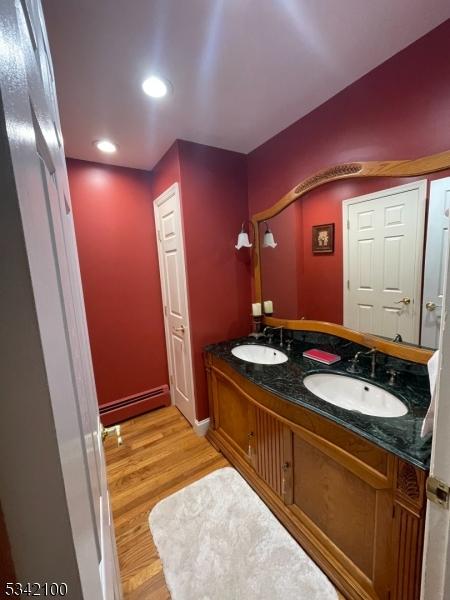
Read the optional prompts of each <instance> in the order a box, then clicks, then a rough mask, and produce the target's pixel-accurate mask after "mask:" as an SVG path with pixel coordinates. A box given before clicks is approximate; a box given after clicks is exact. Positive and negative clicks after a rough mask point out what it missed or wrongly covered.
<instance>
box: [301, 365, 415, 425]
mask: <svg viewBox="0 0 450 600" xmlns="http://www.w3.org/2000/svg"><path fill="white" fill-rule="evenodd" d="M303 384H304V385H305V387H306V388H307V389H308V390H309V391H310V392H312V393H313V394H315V395H316V396H318V397H319V398H321V399H322V400H325V401H326V402H329V403H330V404H334V405H335V406H340V407H341V408H345V409H346V410H353V411H357V412H360V413H363V414H365V415H372V416H374V417H401V416H402V415H406V413H407V412H408V409H407V408H406V406H405V405H404V404H403V402H402V401H401V400H399V399H398V398H397V397H396V396H394V395H393V394H391V393H390V392H388V391H386V390H384V389H382V388H380V387H378V386H377V385H373V384H371V383H367V382H366V381H361V380H360V379H355V378H353V377H347V376H346V375H336V374H334V373H313V374H311V375H307V376H306V377H305V378H304V380H303Z"/></svg>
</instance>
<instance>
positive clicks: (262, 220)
mask: <svg viewBox="0 0 450 600" xmlns="http://www.w3.org/2000/svg"><path fill="white" fill-rule="evenodd" d="M447 169H450V150H447V151H445V152H441V153H439V154H434V155H431V156H425V157H422V158H418V159H414V160H395V161H368V162H362V161H361V162H359V161H352V162H348V163H342V164H338V165H335V166H333V167H330V168H327V169H324V170H322V171H319V172H318V173H316V174H314V175H312V176H311V177H308V178H306V179H304V180H302V181H301V182H300V183H298V184H297V185H296V186H295V187H294V188H293V189H291V190H290V191H289V192H288V193H287V194H286V195H284V196H283V197H282V198H280V199H279V200H278V201H277V202H276V203H275V204H274V205H273V206H271V207H270V208H268V209H266V210H264V211H262V212H259V213H257V214H255V215H253V217H252V223H253V225H254V233H255V239H254V245H253V253H252V257H253V274H254V290H255V302H261V303H264V301H272V303H273V314H272V315H267V314H266V315H265V316H264V323H265V325H270V326H274V327H277V326H284V327H286V328H289V329H293V330H302V331H318V332H323V333H329V334H333V335H337V336H339V337H343V338H346V339H349V340H352V341H355V342H357V343H360V344H362V345H364V346H368V347H375V348H377V349H379V350H380V351H382V352H385V353H387V354H390V355H392V356H396V357H398V358H403V359H405V360H411V361H415V362H419V363H426V362H427V361H428V360H429V358H430V356H431V354H432V352H433V350H431V349H430V348H431V347H432V344H428V345H427V347H423V345H422V346H421V345H420V340H421V336H422V334H423V335H424V336H425V334H424V333H423V328H422V330H421V327H422V326H423V327H424V326H425V320H424V319H425V317H427V319H428V320H429V321H430V322H431V320H432V319H434V321H435V322H437V321H436V315H437V314H438V312H437V311H438V309H439V308H440V306H438V303H437V302H436V301H431V300H430V301H428V302H427V307H428V308H427V310H426V311H425V308H423V307H422V304H423V303H424V302H425V300H424V298H425V291H426V289H425V288H426V286H427V285H428V286H429V285H434V286H438V287H439V285H442V282H440V283H439V282H437V281H434V282H433V281H432V282H431V284H430V281H428V279H430V277H428V279H427V269H428V270H429V272H430V274H431V275H430V276H434V275H436V277H438V278H439V277H441V276H442V274H443V265H436V266H431V267H430V265H433V264H434V263H433V260H432V259H433V257H432V256H431V254H430V256H429V260H428V262H427V264H428V267H427V269H426V268H425V262H426V260H427V256H426V252H425V250H427V253H428V252H430V253H431V250H428V245H429V244H428V242H427V247H426V248H425V239H426V237H427V235H426V234H427V228H428V234H429V239H431V240H435V239H437V235H435V233H433V232H436V231H438V229H439V227H440V228H441V230H442V231H443V229H442V228H443V227H444V228H445V227H446V226H442V224H439V225H438V224H437V222H436V223H435V219H436V218H437V217H436V216H435V215H436V214H441V213H440V212H439V211H440V209H437V213H436V209H433V210H434V213H433V214H432V212H431V202H430V201H429V197H428V196H429V195H430V197H431V194H432V193H433V190H437V189H439V190H440V189H441V188H442V189H443V190H444V191H445V190H447V187H448V188H449V189H448V194H447V195H446V196H445V198H446V200H445V202H447V201H448V202H450V178H448V175H450V172H449V173H445V174H442V178H443V179H440V178H439V179H438V177H439V176H438V175H435V174H437V173H440V172H442V171H445V170H447ZM424 176H428V177H427V178H426V179H425V180H421V181H418V180H417V178H421V177H424ZM375 178H377V179H375ZM385 178H386V179H385ZM428 179H433V180H434V181H433V182H432V185H431V188H430V189H431V194H429V193H428V188H429V182H428ZM346 180H352V181H354V180H360V181H361V182H364V181H365V182H367V183H369V182H373V181H379V182H380V185H381V187H382V188H383V189H380V186H378V189H376V191H375V192H373V191H370V192H369V193H368V194H367V193H363V194H360V193H356V194H355V188H352V190H351V192H350V191H349V190H348V189H346V188H345V185H346V184H345V181H346ZM393 180H394V181H393ZM392 181H393V185H390V183H389V182H391V183H392ZM439 181H440V182H445V185H446V186H447V187H445V189H444V187H443V186H442V185H440V187H439V185H438V183H439ZM372 187H375V188H377V186H372ZM318 188H320V190H319V189H318ZM361 189H362V190H363V191H365V190H364V186H362V187H361ZM318 193H320V194H322V198H321V204H320V210H318V209H317V206H319V205H318V204H316V209H315V211H314V210H310V211H309V213H306V210H307V209H306V207H307V204H308V201H309V200H310V199H312V198H313V197H314V195H316V197H317V194H318ZM328 198H332V200H333V206H334V211H335V212H334V213H333V214H334V216H330V217H328V216H327V213H326V212H324V210H323V208H324V207H326V206H327V201H328ZM299 199H302V201H303V202H298V203H297V202H296V201H297V200H299ZM311 202H312V200H311ZM328 203H329V204H330V205H331V203H330V202H328ZM434 204H436V202H435V201H433V206H434ZM311 206H312V205H311ZM436 206H437V204H436ZM336 207H338V210H339V214H340V218H336V214H337V213H336ZM406 207H407V210H406ZM447 208H448V207H447ZM288 211H291V212H288ZM302 211H303V212H302ZM433 215H434V216H433ZM443 216H444V215H443V214H442V215H441V217H443ZM276 219H278V221H277V220H276ZM311 219H317V220H318V221H319V222H317V223H313V221H312V220H311ZM441 220H442V219H441ZM447 222H448V211H447V214H446V223H447ZM431 224H434V225H433V226H435V227H437V228H438V229H435V230H430V226H431ZM268 227H269V228H270V230H271V232H272V233H273V235H274V238H275V241H276V243H277V245H276V247H274V248H273V247H262V243H261V242H262V240H263V238H264V232H265V230H267V228H268ZM430 231H431V233H430ZM313 236H314V238H313ZM316 236H318V237H317V239H316ZM319 238H320V239H319ZM446 240H447V237H445V239H444V238H442V241H441V243H442V244H443V245H445V244H447V241H446ZM333 244H336V245H333ZM433 248H434V249H433V252H434V253H435V254H434V256H437V254H436V253H437V252H439V248H437V247H436V244H434V247H433ZM443 250H445V249H444V247H443V246H442V248H441V253H440V255H441V256H444V255H445V254H446V253H445V252H443ZM283 261H284V262H283ZM286 261H287V262H288V263H289V265H288V266H287V265H286ZM308 269H309V271H310V272H312V275H311V276H310V279H309V280H307V279H306V275H305V273H306V272H307V270H308ZM320 274H321V275H320ZM320 276H322V280H321V279H320ZM302 277H303V279H301V278H302ZM318 277H319V279H318ZM431 278H432V277H431ZM331 279H333V285H331V283H329V282H328V280H330V281H331ZM311 281H312V282H313V283H311ZM321 281H323V286H322V284H321ZM339 282H340V283H339ZM338 284H339V285H338ZM322 287H323V289H322ZM405 290H406V291H405ZM283 294H284V295H283ZM307 294H309V296H310V297H311V298H312V299H311V298H310V301H309V309H308V308H306V309H305V303H306V300H305V297H306V296H307ZM371 294H372V295H371ZM274 296H275V297H274ZM319 300H321V301H322V308H323V311H322V313H321V312H320V305H321V302H320V301H319ZM424 306H425V304H424ZM433 306H434V308H433ZM324 307H326V308H324ZM331 308H332V309H334V311H335V312H334V313H333V312H332V310H331ZM425 312H426V314H425ZM355 315H356V317H355ZM330 317H331V318H330ZM352 319H353V320H352ZM349 323H351V326H349ZM355 324H356V326H355ZM358 325H360V326H358ZM435 329H436V328H435ZM437 330H438V328H437ZM398 333H400V335H401V336H402V339H403V341H401V342H394V341H391V340H392V339H393V338H394V337H395V336H396V335H397V334H398ZM427 335H428V336H429V335H430V334H429V333H427Z"/></svg>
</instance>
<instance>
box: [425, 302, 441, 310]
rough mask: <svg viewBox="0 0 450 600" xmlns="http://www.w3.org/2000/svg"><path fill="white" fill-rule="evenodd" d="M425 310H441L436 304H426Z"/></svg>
mask: <svg viewBox="0 0 450 600" xmlns="http://www.w3.org/2000/svg"><path fill="white" fill-rule="evenodd" d="M425 308H426V309H427V310H429V311H430V312H433V310H436V308H441V307H440V306H439V305H438V304H436V303H435V302H427V303H426V304H425Z"/></svg>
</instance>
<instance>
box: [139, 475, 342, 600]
mask: <svg viewBox="0 0 450 600" xmlns="http://www.w3.org/2000/svg"><path fill="white" fill-rule="evenodd" d="M149 523H150V529H151V531H152V534H153V538H154V540H155V543H156V546H157V548H158V551H159V555H160V557H161V560H162V563H163V567H164V575H165V577H166V582H167V586H168V588H169V590H170V593H171V595H172V599H173V600H302V599H306V600H336V598H337V593H336V591H335V589H334V588H333V586H332V585H331V583H330V582H329V581H328V579H327V578H326V577H325V575H324V574H323V573H322V571H321V570H320V569H319V568H318V567H317V566H316V565H315V564H314V563H313V562H312V560H311V559H310V558H309V557H308V556H307V554H305V552H304V551H303V550H302V549H301V548H300V546H299V545H298V544H297V543H296V542H295V540H294V539H293V538H292V537H291V535H290V534H289V533H288V532H287V531H286V530H285V529H284V527H283V526H282V525H281V524H280V523H279V522H278V521H277V519H276V518H275V517H274V516H273V514H272V513H271V512H270V510H269V509H268V508H267V506H266V505H265V504H264V503H263V502H262V500H260V499H259V497H258V496H257V495H256V494H255V492H254V491H253V490H252V489H251V488H250V486H249V485H248V484H247V483H246V481H244V479H243V478H242V477H241V476H240V475H239V473H237V471H235V470H234V469H232V468H229V467H227V468H224V469H219V470H217V471H214V472H213V473H210V474H209V475H207V476H206V477H204V478H203V479H200V480H199V481H196V482H195V483H193V484H192V485H189V486H188V487H185V488H184V489H182V490H180V491H179V492H176V493H175V494H173V495H172V496H169V497H168V498H165V499H164V500H161V502H159V503H158V504H157V505H156V506H155V507H154V508H153V510H152V511H151V513H150V516H149Z"/></svg>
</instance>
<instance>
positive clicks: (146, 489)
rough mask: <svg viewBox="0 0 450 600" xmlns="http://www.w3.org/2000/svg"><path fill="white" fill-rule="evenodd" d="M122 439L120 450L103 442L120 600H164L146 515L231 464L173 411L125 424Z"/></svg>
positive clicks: (164, 590)
mask: <svg viewBox="0 0 450 600" xmlns="http://www.w3.org/2000/svg"><path fill="white" fill-rule="evenodd" d="M121 433H122V439H123V444H122V446H120V447H117V442H116V441H115V440H114V439H113V438H111V439H106V440H105V454H106V463H107V470H108V484H109V492H110V495H111V505H112V511H113V517H114V526H115V531H116V541H117V551H118V554H119V564H120V571H121V577H122V586H123V593H124V600H137V599H139V600H166V599H169V598H170V594H169V591H168V589H167V586H166V582H165V580H164V574H163V571H162V565H161V562H160V560H159V557H158V553H157V550H156V548H155V546H154V544H153V540H152V536H151V534H150V530H149V526H148V513H149V512H150V510H151V509H152V508H153V506H154V505H155V504H156V503H157V502H159V500H161V499H162V498H165V497H166V496H169V495H170V494H173V493H174V492H176V491H177V490H179V489H181V488H183V487H184V486H186V485H189V484H190V483H192V482H194V481H196V480H197V479H201V478H202V477H204V476H205V475H207V474H208V473H210V472H211V471H214V470H215V469H219V468H221V467H225V466H227V465H228V464H229V463H228V461H227V460H226V459H225V458H224V457H223V456H222V455H221V454H219V453H218V452H217V451H216V450H215V449H214V448H213V447H212V446H211V444H210V443H209V442H207V441H206V439H205V438H200V437H198V436H197V435H196V434H195V433H194V432H193V430H192V428H191V426H190V425H189V423H188V422H187V421H186V420H185V419H184V417H183V416H182V415H181V414H180V412H179V411H178V410H177V409H176V408H175V407H173V406H171V407H168V408H162V409H160V410H157V411H154V412H150V413H147V414H145V415H142V416H140V417H138V418H136V419H131V420H129V421H126V422H125V423H123V424H122V427H121Z"/></svg>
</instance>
